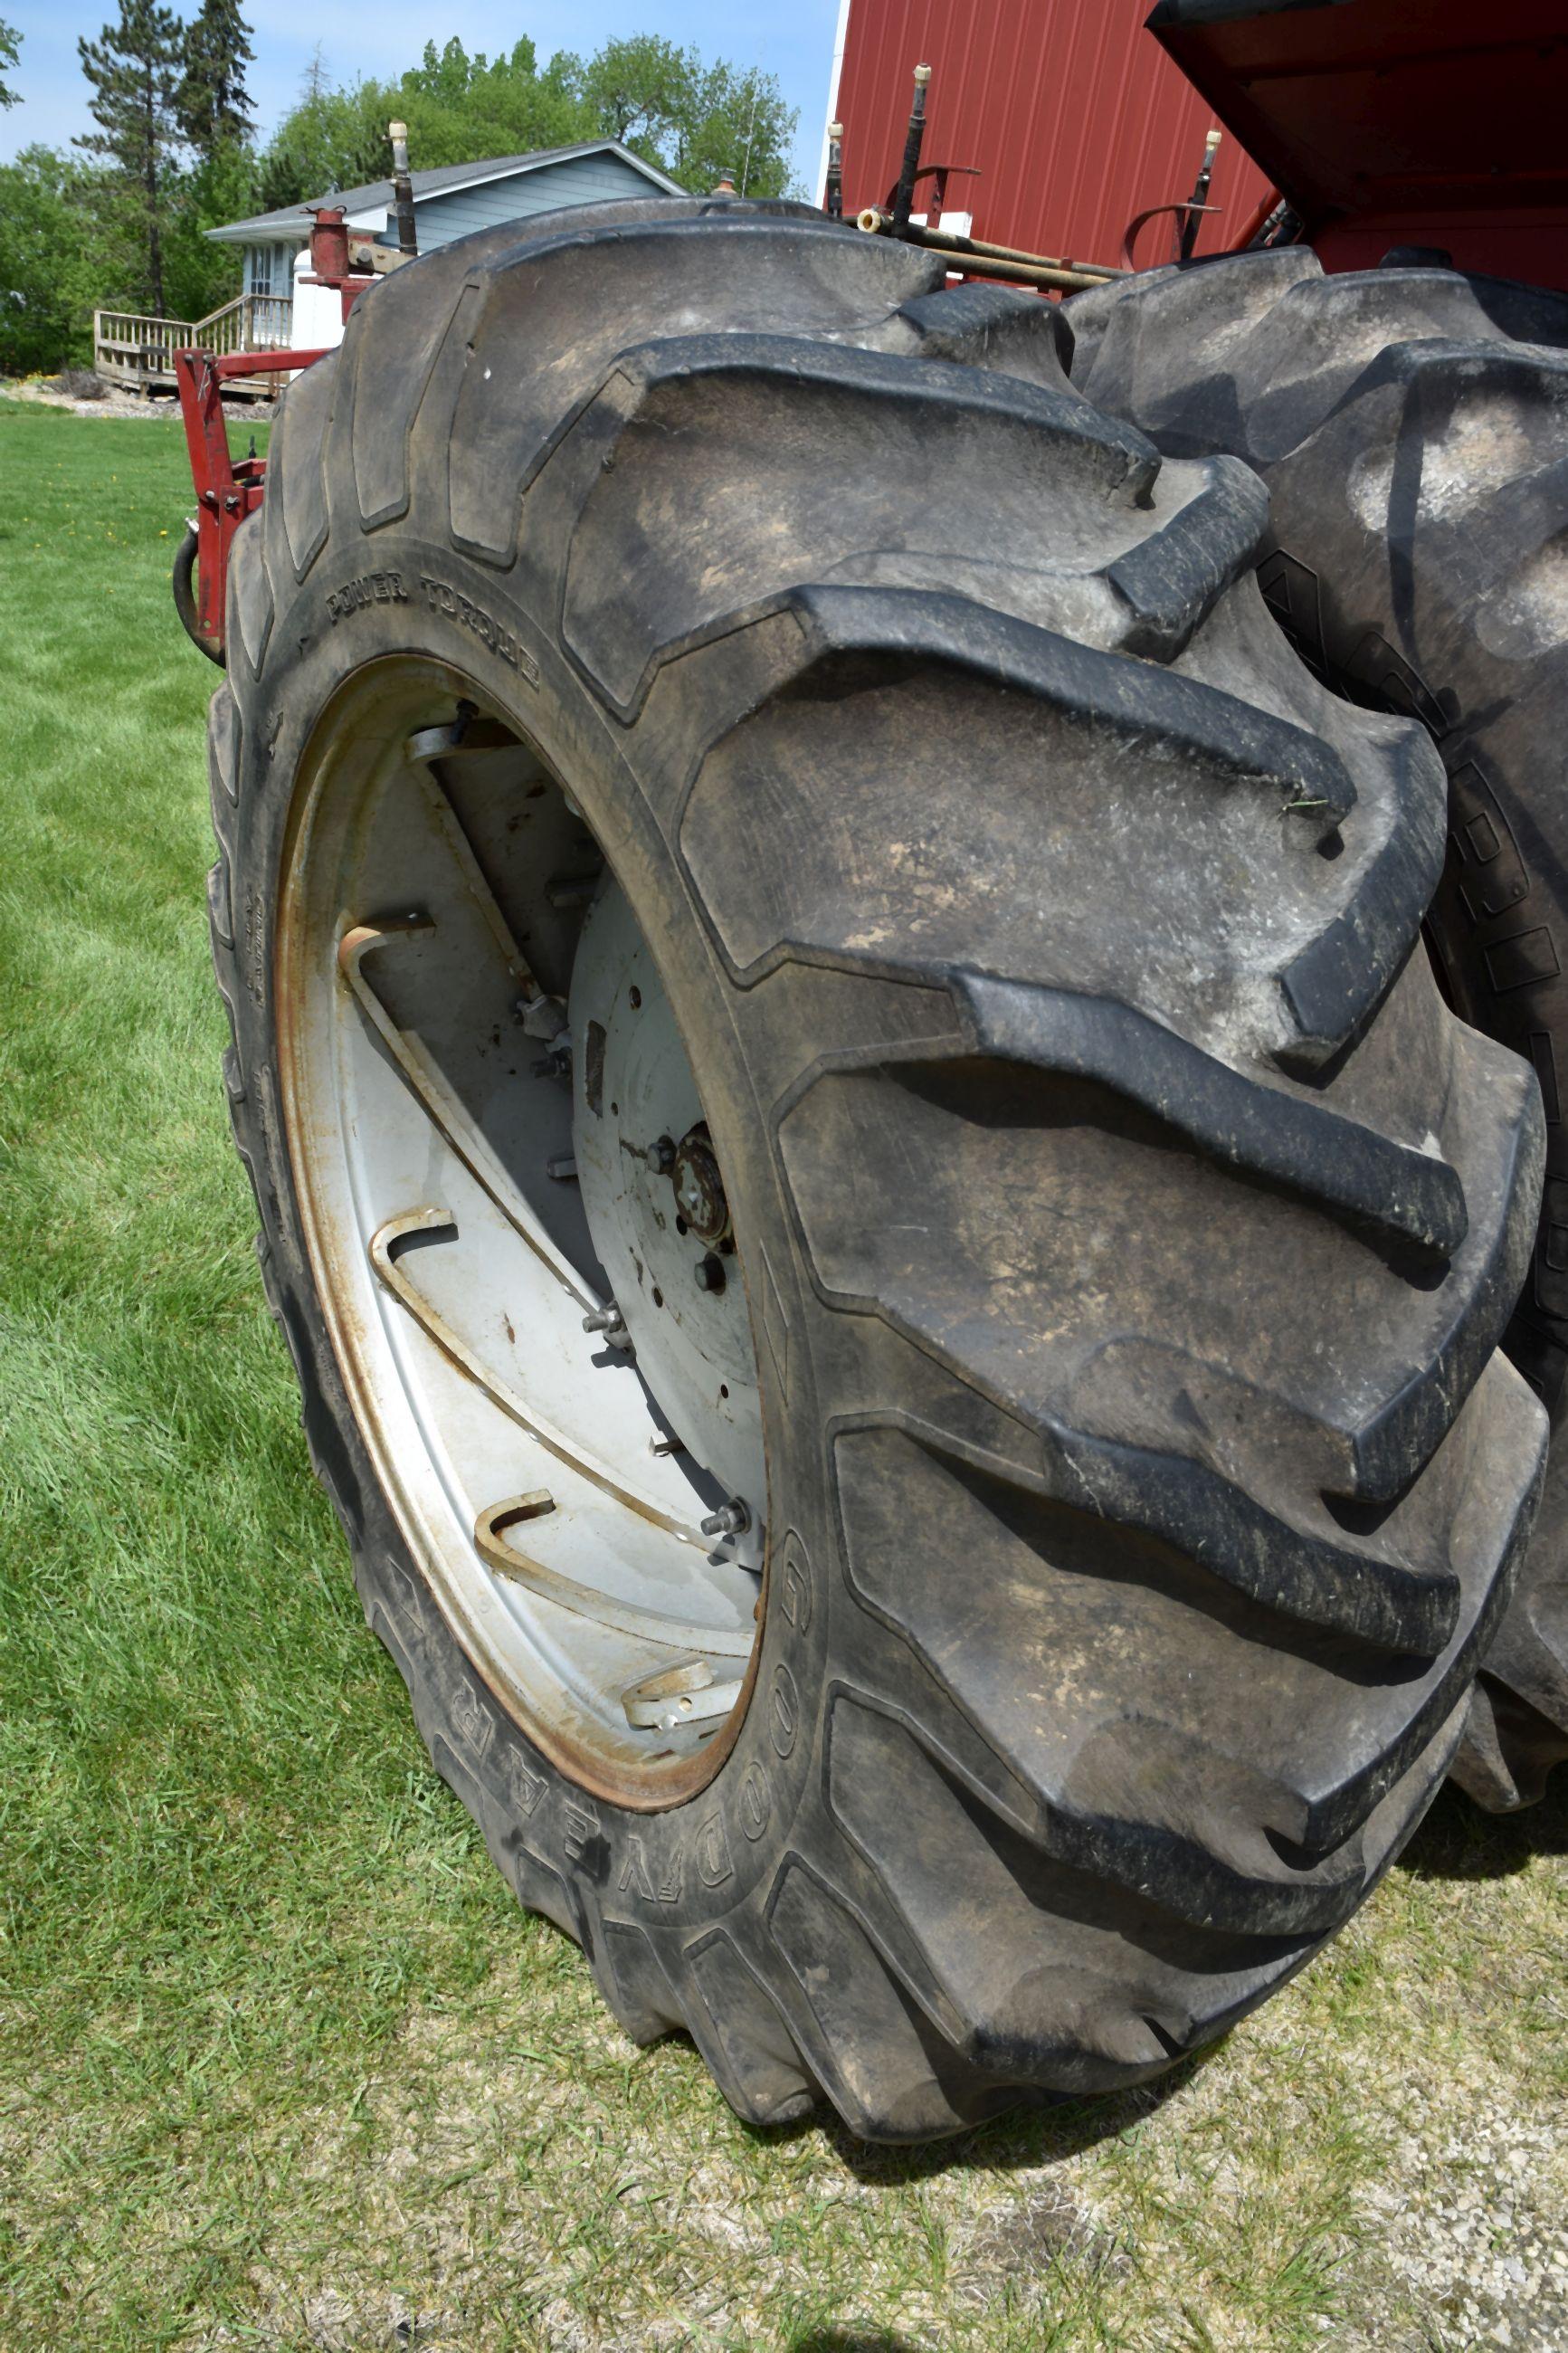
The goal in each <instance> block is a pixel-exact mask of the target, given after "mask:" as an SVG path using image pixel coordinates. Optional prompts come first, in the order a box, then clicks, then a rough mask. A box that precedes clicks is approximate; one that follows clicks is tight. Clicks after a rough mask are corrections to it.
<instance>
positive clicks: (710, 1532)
mask: <svg viewBox="0 0 1568 2353" xmlns="http://www.w3.org/2000/svg"><path fill="white" fill-rule="evenodd" d="M697 1525H698V1526H699V1527H700V1529H701V1531H702V1533H703V1535H705V1536H743V1535H745V1533H746V1530H747V1529H748V1528H749V1527H750V1526H751V1525H752V1515H751V1514H750V1512H748V1511H747V1509H746V1506H745V1505H744V1504H742V1502H741V1501H740V1499H739V1497H737V1498H736V1500H735V1502H734V1503H732V1504H724V1505H723V1506H722V1507H721V1509H720V1510H719V1511H717V1512H710V1513H709V1514H708V1517H707V1518H706V1519H705V1520H700V1521H699V1522H698V1524H697Z"/></svg>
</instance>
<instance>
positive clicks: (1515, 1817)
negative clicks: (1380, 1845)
mask: <svg viewBox="0 0 1568 2353" xmlns="http://www.w3.org/2000/svg"><path fill="white" fill-rule="evenodd" d="M1548 1854H1550V1855H1561V1854H1568V1766H1559V1767H1557V1769H1556V1771H1555V1772H1554V1773H1553V1774H1552V1777H1551V1778H1550V1780H1549V1781H1548V1782H1547V1784H1546V1795H1545V1797H1544V1798H1542V1800H1541V1803H1540V1804H1539V1805H1537V1806H1526V1807H1524V1808H1522V1809H1521V1811H1520V1812H1519V1813H1517V1814H1488V1813H1483V1812H1482V1810H1481V1809H1480V1807H1479V1806H1478V1805H1476V1804H1475V1803H1474V1802H1473V1801H1472V1800H1471V1799H1468V1798H1467V1797H1466V1796H1465V1795H1464V1793H1463V1791H1462V1790H1459V1789H1457V1788H1455V1787H1454V1785H1453V1783H1452V1782H1451V1781H1449V1782H1446V1783H1445V1784H1444V1786H1443V1788H1441V1789H1440V1790H1439V1791H1438V1792H1437V1796H1436V1800H1435V1801H1434V1803H1433V1806H1432V1810H1431V1811H1430V1813H1429V1814H1427V1816H1426V1820H1424V1821H1423V1822H1422V1823H1421V1825H1420V1827H1419V1829H1418V1830H1417V1831H1416V1832H1415V1837H1414V1838H1413V1839H1412V1840H1411V1841H1410V1843H1409V1845H1408V1846H1407V1847H1406V1848H1405V1852H1404V1853H1403V1854H1402V1855H1401V1856H1400V1858H1399V1861H1398V1862H1397V1863H1396V1864H1395V1865H1394V1869H1395V1870H1396V1871H1407V1872H1409V1873H1411V1874H1412V1876H1413V1877H1415V1878H1416V1879H1511V1878H1512V1876H1513V1874H1514V1873H1515V1872H1516V1871H1522V1870H1523V1869H1524V1868H1525V1866H1526V1865H1527V1864H1528V1863H1531V1862H1534V1861H1535V1859H1536V1857H1537V1856H1538V1855H1548Z"/></svg>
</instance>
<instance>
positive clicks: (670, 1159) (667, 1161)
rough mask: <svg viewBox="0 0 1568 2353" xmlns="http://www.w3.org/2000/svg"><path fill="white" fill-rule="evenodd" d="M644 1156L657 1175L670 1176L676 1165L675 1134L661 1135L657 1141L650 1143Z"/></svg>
mask: <svg viewBox="0 0 1568 2353" xmlns="http://www.w3.org/2000/svg"><path fill="white" fill-rule="evenodd" d="M643 1156H644V1158H645V1159H646V1160H647V1165H648V1166H649V1167H650V1168H651V1169H652V1171H653V1173H654V1175H655V1176H668V1174H669V1172H670V1170H671V1169H672V1168H673V1167H674V1166H675V1138H674V1136H672V1135H661V1136H660V1137H659V1138H658V1141H657V1143H654V1144H650V1145H648V1148H647V1152H646V1153H645V1155H643Z"/></svg>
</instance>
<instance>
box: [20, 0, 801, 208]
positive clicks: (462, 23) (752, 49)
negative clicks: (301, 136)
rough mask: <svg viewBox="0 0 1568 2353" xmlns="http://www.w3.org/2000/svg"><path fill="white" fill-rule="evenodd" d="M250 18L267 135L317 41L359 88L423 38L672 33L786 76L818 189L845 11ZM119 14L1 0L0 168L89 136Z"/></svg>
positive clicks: (646, 0)
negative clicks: (90, 101)
mask: <svg viewBox="0 0 1568 2353" xmlns="http://www.w3.org/2000/svg"><path fill="white" fill-rule="evenodd" d="M174 5H175V7H176V9H177V10H178V12H179V13H180V14H181V15H190V14H192V13H194V10H193V7H192V6H191V5H190V0H184V5H182V0H174ZM245 13H246V15H247V17H248V18H249V19H250V24H251V47H253V48H254V49H255V51H256V53H257V54H256V63H255V65H254V67H253V68H252V69H251V74H250V90H251V96H252V98H253V99H254V100H255V101H256V113H257V121H258V126H259V127H260V129H261V131H262V132H263V133H265V132H268V131H270V130H271V128H272V126H273V124H274V123H275V122H276V121H278V119H279V115H281V114H282V113H283V112H284V111H285V110H286V109H287V107H288V106H289V104H290V103H291V102H292V100H293V99H294V97H295V95H296V93H297V92H298V90H299V87H300V76H301V75H302V74H303V73H304V71H305V69H306V67H307V66H308V65H309V63H310V53H311V51H312V50H313V49H314V48H315V47H316V44H317V43H318V41H319V42H320V43H321V53H322V58H323V61H324V63H325V65H326V67H327V70H328V72H329V73H330V74H331V76H332V78H333V79H335V80H342V81H350V80H353V78H354V77H355V75H357V74H365V75H370V74H387V73H390V74H396V73H400V72H401V71H402V69H403V68H404V67H405V65H412V64H413V63H414V62H415V60H416V58H418V57H419V55H420V52H421V51H422V50H423V48H424V47H425V44H426V41H428V40H434V41H436V42H437V45H439V44H440V43H441V42H443V41H447V40H448V39H450V37H452V35H453V34H456V35H457V37H458V39H459V40H460V41H461V42H462V43H463V45H464V47H466V48H468V49H469V50H473V49H483V50H485V51H486V53H487V54H488V55H489V56H491V57H493V56H494V55H495V54H496V53H497V52H498V51H504V50H506V49H509V48H510V47H511V45H512V43H513V42H514V41H515V40H517V39H518V38H520V37H521V35H522V34H524V33H527V34H529V35H530V36H531V38H532V39H533V41H534V43H535V44H536V46H537V47H538V50H539V55H540V60H541V62H543V60H544V59H545V58H548V57H549V56H550V55H551V54H552V51H554V50H556V49H575V50H577V51H579V52H580V53H582V54H584V55H585V54H587V53H588V52H590V51H592V50H594V49H596V48H597V47H599V46H600V44H601V43H602V42H604V41H606V40H608V39H610V38H611V37H613V36H616V35H617V34H626V33H662V34H663V35H664V36H665V37H666V38H667V39H668V40H673V41H679V42H681V43H690V44H692V45H694V46H695V47H697V48H699V49H700V50H701V52H702V53H703V55H704V56H705V57H709V58H713V57H727V58H731V60H732V61H733V62H734V63H735V64H736V65H739V66H748V65H758V66H761V67H763V68H764V69H766V71H768V72H769V73H774V74H777V76H778V78H779V81H780V84H781V85H782V87H783V90H784V96H785V98H786V99H787V100H788V102H789V104H790V105H791V106H794V107H798V109H799V110H800V129H799V134H798V138H797V142H796V155H795V170H796V172H797V174H799V176H800V178H801V179H802V180H803V181H804V182H805V184H806V185H807V186H808V187H812V186H813V185H814V183H815V180H816V167H817V156H818V153H819V150H820V147H821V143H822V125H823V121H824V118H825V116H826V109H827V78H828V73H829V69H830V68H831V65H832V60H833V31H834V26H835V23H836V21H837V13H838V12H837V5H836V0H789V5H781V6H774V7H772V8H767V9H762V8H758V9H737V8H735V7H734V6H733V5H729V6H723V5H720V0H680V4H679V5H675V6H672V5H669V0H641V5H637V0H629V5H622V0H544V5H530V6H529V7H527V8H525V9H522V10H520V11H519V13H518V14H517V15H516V16H513V15H511V14H510V12H503V11H501V10H499V9H497V8H496V7H495V6H493V5H479V0H443V5H442V6H441V7H440V8H439V9H438V10H437V9H432V8H431V7H429V6H427V5H426V6H416V5H411V0H370V5H361V6H359V7H356V8H353V10H351V9H348V8H342V7H340V8H335V9H331V8H322V7H321V6H320V5H311V0H268V5H262V0H247V5H246V11H245ZM117 14H118V8H117V6H116V5H112V0H50V5H42V0H0V17H4V19H5V22H6V23H8V24H11V25H14V26H16V29H17V31H18V32H19V33H20V34H21V36H22V62H21V65H20V67H19V69H18V70H17V72H16V75H15V76H14V77H12V79H13V80H14V82H15V85H16V88H17V89H18V90H20V92H21V94H22V99H23V101H24V102H23V103H22V104H21V105H20V106H14V107H12V108H11V109H10V110H9V111H7V112H4V113H0V159H3V158H5V157H8V156H11V155H14V154H15V153H16V150H17V148H18V147H25V146H26V145H28V144H29V143H30V142H33V141H35V140H41V141H42V142H44V143H45V144H46V145H47V146H51V147H58V146H63V145H64V144H65V143H66V142H67V141H68V139H70V138H71V137H72V135H73V134H74V133H75V132H79V131H85V130H86V129H87V128H88V127H89V126H88V116H87V106H86V89H87V85H86V83H85V82H84V80H83V79H82V73H81V67H80V63H79V59H78V57H77V46H76V45H77V36H78V35H79V34H81V33H85V34H86V35H87V36H88V37H89V39H90V38H93V37H96V36H97V34H98V33H99V31H100V28H101V26H102V25H103V23H104V20H105V18H106V17H108V16H113V15H117ZM356 28H357V29H356ZM418 160H419V159H418V157H417V156H416V157H415V158H414V161H415V163H416V164H417V163H418Z"/></svg>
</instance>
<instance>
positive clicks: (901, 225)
mask: <svg viewBox="0 0 1568 2353" xmlns="http://www.w3.org/2000/svg"><path fill="white" fill-rule="evenodd" d="M930 80H931V68H930V66H917V67H916V68H915V95H914V103H913V104H912V106H911V107H910V127H909V130H908V131H907V132H905V134H904V162H903V169H902V170H901V171H900V174H899V185H898V187H897V188H896V189H895V190H894V193H893V231H894V234H895V236H898V237H902V236H903V234H904V232H905V230H906V229H907V228H908V227H909V225H910V208H911V207H912V206H913V204H914V200H915V176H916V174H917V173H918V172H919V170H920V168H921V142H922V141H923V140H924V138H925V135H926V85H927V84H928V82H929V81H930Z"/></svg>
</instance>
